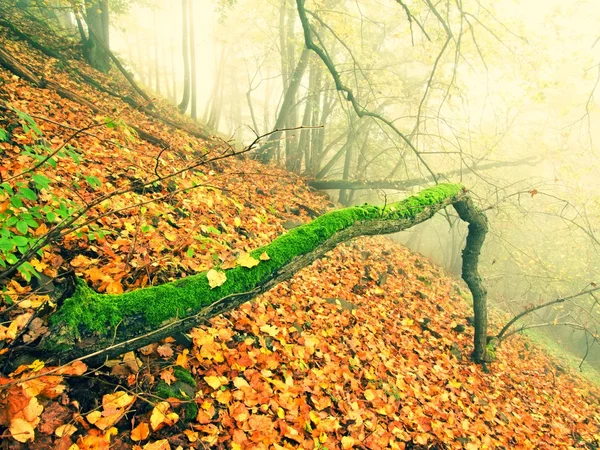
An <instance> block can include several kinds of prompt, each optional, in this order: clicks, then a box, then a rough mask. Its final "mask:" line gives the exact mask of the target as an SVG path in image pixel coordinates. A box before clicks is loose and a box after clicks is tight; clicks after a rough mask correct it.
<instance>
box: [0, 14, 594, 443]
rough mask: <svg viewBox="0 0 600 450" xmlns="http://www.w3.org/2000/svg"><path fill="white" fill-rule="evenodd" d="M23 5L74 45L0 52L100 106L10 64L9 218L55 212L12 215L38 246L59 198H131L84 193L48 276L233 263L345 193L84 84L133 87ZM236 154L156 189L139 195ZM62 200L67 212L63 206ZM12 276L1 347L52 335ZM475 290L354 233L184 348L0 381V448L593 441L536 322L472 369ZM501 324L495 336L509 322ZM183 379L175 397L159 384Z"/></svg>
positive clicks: (131, 282)
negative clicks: (529, 334)
mask: <svg viewBox="0 0 600 450" xmlns="http://www.w3.org/2000/svg"><path fill="white" fill-rule="evenodd" d="M11 20H12V21H16V23H17V25H18V28H19V29H21V30H27V32H28V33H29V34H30V35H31V36H32V37H33V38H34V39H36V40H38V42H39V43H41V44H43V45H44V46H48V47H49V48H53V49H57V50H58V51H60V53H61V55H63V57H64V58H65V59H64V60H59V59H56V58H52V57H49V56H48V55H46V54H44V53H42V52H41V51H40V50H38V49H36V48H33V47H32V45H31V42H26V41H25V40H23V37H21V38H19V36H16V35H15V33H14V32H11V31H9V30H8V29H7V28H6V27H5V26H1V25H0V48H2V49H4V50H5V51H7V52H9V53H10V54H11V55H12V56H13V57H14V58H16V59H17V60H18V61H19V62H20V63H21V64H23V65H26V66H27V67H28V68H29V69H30V70H32V71H34V72H35V73H37V74H39V75H40V76H42V75H43V78H44V79H45V80H50V81H52V82H53V83H54V84H52V85H51V86H56V85H59V86H61V87H62V88H63V89H64V90H67V91H69V92H73V93H76V94H77V96H78V97H77V98H78V99H81V98H83V99H85V100H87V101H88V102H90V103H91V104H92V105H93V106H94V107H95V108H96V109H95V110H94V109H92V108H90V107H89V105H88V106H86V105H85V104H82V103H81V102H80V101H74V100H72V99H69V98H66V97H65V91H64V90H63V91H62V94H63V95H62V96H61V95H60V92H58V91H57V90H56V89H55V88H52V87H46V88H42V87H37V86H34V85H32V84H31V83H30V82H27V81H25V80H23V79H22V78H20V77H18V76H16V75H15V74H14V73H12V72H10V71H9V70H6V69H5V68H0V105H2V106H6V107H8V108H11V109H10V110H3V111H0V128H1V129H2V130H4V133H3V134H2V139H1V141H2V142H0V175H1V176H2V179H3V180H5V182H8V183H10V184H11V186H12V187H14V188H16V189H17V190H18V189H21V190H22V192H23V193H24V197H23V199H22V201H21V204H17V205H15V204H9V203H8V202H7V199H8V197H0V213H6V211H7V210H9V209H12V210H19V211H20V212H21V213H25V212H26V211H27V210H28V209H29V210H30V209H31V208H34V207H35V206H40V208H44V207H48V208H47V209H45V210H44V211H45V214H46V215H45V220H44V221H43V222H40V223H38V224H37V225H36V226H35V227H34V226H32V225H31V224H30V225H29V226H28V227H25V228H23V227H22V228H23V229H22V230H18V228H15V227H17V225H16V224H15V226H13V227H8V226H7V225H6V224H5V227H7V229H8V228H10V229H11V230H12V231H11V232H12V233H16V234H19V233H20V234H22V235H23V236H24V237H26V238H28V239H29V238H31V239H34V238H35V237H36V236H41V235H42V234H44V233H45V232H47V230H48V228H49V227H50V226H52V225H53V224H55V223H56V222H57V221H59V220H60V217H59V216H60V211H61V206H60V205H65V206H64V207H65V208H67V209H68V208H69V207H72V206H73V205H75V204H78V205H81V204H84V203H87V204H91V203H92V202H93V201H94V200H95V199H97V198H98V197H99V196H101V195H104V194H106V193H107V192H116V191H117V190H119V189H123V190H126V191H127V192H125V193H123V194H121V195H117V196H114V197H112V198H111V199H110V201H109V202H104V203H100V204H98V205H96V206H92V207H90V209H89V210H88V211H87V212H86V216H85V218H86V219H90V220H91V219H93V220H91V221H90V223H89V224H87V225H85V226H83V227H81V228H79V229H77V230H73V232H72V233H69V234H66V235H65V236H64V237H63V238H62V240H61V241H60V242H58V243H55V244H54V245H52V246H50V247H48V248H47V249H45V250H44V251H43V253H42V255H41V256H39V257H38V258H36V259H34V260H33V261H32V266H33V267H34V268H35V269H36V270H38V271H40V272H42V273H43V274H44V275H46V276H47V277H49V278H51V279H60V278H61V277H66V276H68V275H69V274H72V273H75V274H76V275H77V276H79V277H81V278H83V279H84V280H85V281H86V282H87V283H88V284H89V285H90V286H93V287H94V288H95V289H96V290H98V291H99V292H109V293H110V292H113V293H118V292H122V291H123V290H129V289H135V288H139V287H144V286H149V285H153V284H160V283H164V282H166V281H169V280H173V279H175V278H178V277H183V276H187V275H190V274H195V273H198V272H203V271H205V270H207V269H209V268H211V267H213V266H214V265H215V264H221V265H226V264H228V263H231V261H233V260H234V259H235V258H236V255H238V254H239V253H240V252H245V251H248V250H250V249H253V248H256V247H259V246H261V245H264V244H267V243H268V242H270V241H271V240H273V239H274V238H275V237H277V236H278V235H280V234H282V233H285V232H286V229H288V228H289V227H290V226H293V225H294V224H297V223H300V222H306V221H308V220H311V218H313V217H316V216H317V215H319V214H321V213H322V212H324V211H326V210H328V209H331V208H335V207H336V205H335V204H333V203H332V202H330V201H329V200H328V198H327V197H326V196H325V195H323V194H321V193H319V192H315V191H313V190H311V189H309V188H308V187H307V186H306V185H305V184H304V182H303V180H302V179H301V178H299V177H297V176H296V175H293V174H290V173H287V172H285V171H283V170H281V169H278V168H277V167H275V166H264V165H261V164H259V163H257V162H255V161H252V160H250V159H246V158H245V157H243V156H241V157H240V156H237V157H224V156H226V155H227V154H228V152H230V151H231V149H230V148H229V146H228V144H227V143H225V142H223V141H221V140H219V139H218V138H212V139H206V140H204V139H201V138H198V137H194V136H192V135H190V134H188V133H186V132H184V131H182V130H181V129H177V128H174V127H172V126H169V125H166V124H165V123H164V121H160V120H157V119H156V118H155V117H152V116H149V115H148V114H146V113H144V112H143V111H141V110H140V109H139V108H135V107H132V106H131V105H130V104H128V103H126V102H124V101H123V100H122V99H121V98H118V97H117V96H115V95H111V94H110V93H107V92H103V91H101V90H98V89H97V88H96V87H93V86H91V85H90V84H88V83H87V82H85V81H84V78H82V76H81V74H85V75H86V76H88V77H91V78H92V79H94V80H96V81H97V83H99V84H100V85H101V86H104V87H105V88H106V90H110V91H111V92H112V93H113V94H118V95H122V96H128V97H131V98H136V94H135V93H134V92H133V91H132V90H131V89H130V87H129V86H128V85H127V83H126V82H125V81H124V80H122V79H121V78H120V77H119V76H117V72H116V70H114V69H113V72H112V73H111V76H110V77H107V76H104V75H102V74H98V73H96V72H95V71H93V70H92V69H90V68H88V67H87V66H86V65H85V63H84V62H83V61H82V60H81V58H80V57H79V52H78V50H79V49H78V48H77V47H76V46H74V45H72V44H71V43H69V42H67V41H64V40H61V39H59V38H56V37H54V36H52V35H51V34H50V33H48V32H47V31H44V29H43V27H41V25H39V24H36V23H35V22H28V23H27V24H21V23H19V22H18V21H22V20H25V19H24V18H19V17H12V18H11ZM75 69H76V70H75ZM154 103H155V105H156V107H155V111H158V112H160V113H161V114H163V115H165V116H166V117H168V118H169V119H170V120H171V121H175V122H177V123H180V124H182V126H185V127H187V128H188V129H197V127H196V126H195V125H194V124H193V123H191V122H190V121H189V120H188V119H185V118H183V117H181V116H179V115H178V114H177V113H176V110H175V108H173V107H170V106H169V105H167V104H166V103H165V102H161V101H155V102H154ZM17 111H18V112H17ZM107 118H108V119H107ZM123 123H127V124H129V125H130V126H135V127H136V128H138V129H139V130H143V131H145V132H146V133H148V134H149V135H151V136H153V137H154V138H158V139H159V140H161V141H163V142H164V143H167V144H168V146H167V148H161V147H160V146H157V145H156V144H155V143H152V142H149V140H152V138H150V137H147V139H144V138H143V137H142V136H141V135H138V134H136V133H135V132H133V131H132V129H131V128H129V127H127V126H125V125H124V124H123ZM84 129H85V131H81V132H77V130H84ZM200 134H202V133H201V132H198V135H200ZM154 141H155V142H157V141H156V139H154ZM65 143H68V144H69V145H65V146H64V147H63V149H62V150H63V151H61V152H59V153H57V154H56V155H55V156H54V157H53V164H49V163H47V162H46V163H44V165H43V166H40V167H39V168H37V169H36V171H34V172H33V173H39V175H43V176H44V177H45V180H43V179H41V178H37V180H38V181H40V182H41V183H44V184H46V187H42V188H39V189H37V190H35V191H34V190H32V189H30V190H32V191H33V194H34V195H31V194H30V193H29V192H28V191H27V190H26V189H27V186H30V185H29V184H25V185H21V186H20V187H19V186H18V185H17V184H16V183H17V182H19V181H21V182H25V181H27V180H29V179H30V178H31V174H32V172H30V173H24V174H23V175H19V174H21V173H23V172H25V171H27V170H29V169H31V168H32V167H33V166H34V165H35V164H36V161H41V160H43V159H44V158H45V157H46V156H48V155H49V154H50V153H52V152H53V151H55V150H57V149H58V148H59V147H61V146H63V145H64V144H65ZM67 150H68V151H67ZM221 156H223V157H224V158H223V159H219V160H216V161H213V162H211V163H206V164H203V165H200V166H198V167H197V168H195V169H194V170H188V171H184V172H183V173H182V175H181V176H178V177H174V178H171V179H169V180H164V181H161V182H157V183H156V184H155V185H153V187H152V189H148V188H145V189H137V190H136V189H134V190H128V189H129V187H131V186H134V187H135V184H136V183H138V184H139V183H140V181H141V182H144V181H146V180H148V179H151V178H152V177H154V176H156V175H157V174H160V175H164V174H166V173H171V172H173V171H175V170H177V169H179V168H184V167H186V166H189V165H190V164H193V163H194V162H195V161H197V160H198V159H202V158H204V160H206V159H210V158H211V157H217V158H220V157H221ZM15 175H19V177H17V178H15V179H14V181H6V180H10V179H11V178H12V177H15ZM30 181H31V180H30ZM0 195H3V194H0ZM61 202H62V203H61ZM140 202H147V203H145V204H144V205H143V206H136V205H138V204H139V203H140ZM115 210H118V211H116V212H115ZM55 211H59V212H58V213H56V214H58V215H59V216H56V215H53V214H48V213H54V212H55ZM65 214H66V213H65ZM22 220H25V219H22ZM34 278H35V277H34ZM49 290H50V292H49V294H50V295H52V289H49ZM3 291H4V292H3V295H4V300H3V301H2V303H1V304H0V314H2V317H3V319H2V320H3V322H2V324H0V342H1V346H0V352H2V353H6V352H9V351H12V350H13V349H12V346H13V345H14V344H13V342H16V341H17V340H19V341H23V340H24V342H28V341H29V342H34V341H35V340H36V339H38V338H39V336H40V335H43V333H44V319H45V316H46V315H47V314H48V312H49V311H48V310H50V311H51V309H52V305H51V304H50V303H49V302H48V300H49V297H48V295H35V294H32V286H31V284H28V283H27V282H26V281H25V279H24V278H23V277H21V276H14V277H12V278H11V279H10V281H8V282H7V283H6V284H5V285H4V286H3ZM465 297H466V295H465V288H464V287H463V285H462V284H461V283H460V282H458V281H456V280H454V279H452V278H451V277H449V276H448V275H447V274H445V273H444V272H443V270H441V269H440V268H438V267H436V266H435V265H433V264H432V263H430V262H429V261H428V260H426V259H425V258H423V257H422V256H419V255H416V254H414V253H411V252H410V251H408V250H407V249H406V248H405V247H402V246H401V245H398V244H395V243H393V242H392V241H390V240H388V239H386V238H384V237H375V238H361V239H356V240H354V241H352V242H350V243H348V244H344V245H340V246H339V247H338V248H337V249H335V250H334V251H331V252H330V253H328V254H327V255H326V257H324V258H322V259H320V260H318V261H316V262H315V263H313V264H312V265H311V266H309V267H307V268H305V269H303V270H302V271H301V272H299V273H298V274H296V276H295V277H294V278H293V279H291V280H290V281H288V282H285V283H281V284H280V285H278V286H277V287H276V288H274V289H273V290H271V291H270V292H268V293H267V294H265V295H262V296H260V297H259V298H257V299H256V300H255V301H254V302H252V303H247V304H244V305H243V306H242V307H240V308H239V309H237V310H234V311H232V312H230V313H227V314H224V315H222V316H219V317H216V318H214V319H213V320H211V321H210V323H207V324H206V325H205V326H201V327H198V328H195V329H193V330H192V331H191V332H190V333H189V336H188V338H189V340H187V341H186V337H185V336H178V337H176V339H166V340H164V341H162V342H159V343H156V344H153V345H149V346H146V347H144V348H142V349H140V350H138V351H136V352H131V353H129V354H126V355H124V356H122V357H120V358H118V359H116V360H111V361H107V362H106V363H105V364H104V365H103V366H102V367H100V368H92V367H87V366H86V365H85V364H76V365H71V366H68V367H66V368H63V369H60V370H59V371H56V372H51V373H50V372H49V371H50V370H52V369H53V368H51V367H46V366H44V364H43V363H41V362H39V361H37V362H33V363H30V364H26V365H22V366H20V367H19V368H17V369H16V370H15V371H13V372H12V373H11V374H10V375H9V376H6V377H0V383H1V385H0V430H1V431H2V437H3V441H2V443H1V444H0V446H1V447H2V448H11V449H26V448H30V449H42V448H56V449H65V450H66V449H73V450H74V449H103V448H106V449H108V448H111V449H121V448H142V449H148V450H149V449H169V448H171V449H176V448H232V449H245V448H256V449H261V448H265V449H267V448H269V449H270V448H273V449H283V448H320V449H325V448H327V449H330V450H333V449H339V448H344V449H350V448H369V449H380V448H399V449H402V448H406V449H427V448H432V449H445V448H466V449H471V450H474V449H482V448H489V449H492V448H505V449H509V448H510V449H513V448H516V449H528V448H531V449H534V448H536V449H555V448H589V449H595V448H599V446H600V391H599V390H598V389H597V388H595V387H594V386H592V385H591V384H589V383H588V382H587V381H586V380H584V379H583V378H581V377H580V376H579V375H578V374H577V373H575V372H574V371H571V370H569V369H568V368H566V367H564V366H563V365H561V364H560V363H559V362H557V361H556V360H554V359H552V358H551V357H549V356H548V354H547V353H545V352H544V351H543V350H542V349H541V348H540V347H538V346H536V345H534V344H532V342H531V341H530V340H528V339H526V338H524V337H521V336H515V337H513V338H511V339H510V340H509V341H507V342H506V343H504V344H503V346H502V347H501V349H500V350H499V351H498V352H497V355H496V356H497V361H496V362H494V363H492V364H489V365H488V366H487V371H486V370H484V368H483V367H482V366H480V365H477V364H474V363H473V362H472V361H471V360H470V359H469V353H470V351H471V348H472V341H473V329H472V327H471V326H470V325H469V322H468V321H467V318H468V316H470V315H471V314H472V312H471V310H470V307H469V305H468V302H467V301H466V300H465ZM38 308H41V309H42V311H38ZM33 314H35V316H33ZM33 317H35V320H30V319H32V318H33ZM493 321H495V323H493V324H492V331H494V330H496V329H497V327H499V326H500V325H501V323H500V322H499V318H497V317H496V318H493ZM26 325H28V328H27V329H23V327H24V326H26ZM21 332H23V333H22V334H21ZM17 338H19V339H17ZM180 368H185V369H187V370H188V371H189V372H190V373H191V374H192V375H193V379H188V378H186V376H185V372H182V371H181V369H180ZM168 385H171V386H173V387H174V389H175V393H177V394H178V395H177V396H178V397H180V398H179V399H177V398H174V397H170V398H167V400H166V401H164V400H163V399H162V398H161V396H162V397H164V395H161V393H162V392H164V391H165V389H166V388H167V386H168ZM190 405H192V406H195V407H196V408H193V407H190Z"/></svg>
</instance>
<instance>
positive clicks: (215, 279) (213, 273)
mask: <svg viewBox="0 0 600 450" xmlns="http://www.w3.org/2000/svg"><path fill="white" fill-rule="evenodd" d="M206 278H208V285H209V286H210V288H211V289H214V288H216V287H219V286H221V285H222V284H223V283H225V282H226V281H227V275H225V272H221V271H220V270H215V269H210V270H209V271H208V272H206Z"/></svg>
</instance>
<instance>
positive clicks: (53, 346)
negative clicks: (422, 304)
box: [39, 184, 466, 360]
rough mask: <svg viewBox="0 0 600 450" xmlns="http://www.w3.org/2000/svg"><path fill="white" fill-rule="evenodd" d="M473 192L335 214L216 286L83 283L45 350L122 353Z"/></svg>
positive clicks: (445, 187) (447, 190)
mask: <svg viewBox="0 0 600 450" xmlns="http://www.w3.org/2000/svg"><path fill="white" fill-rule="evenodd" d="M465 196H466V193H465V191H464V189H463V187H462V186H460V185H457V184H440V185H438V186H436V187H433V188H430V189H426V190H424V191H422V192H420V193H419V194H417V195H414V196H412V197H409V198H407V199H405V200H402V201H400V202H397V203H393V204H390V205H387V206H384V207H379V206H371V205H364V206H357V207H351V208H345V209H340V210H337V211H332V212H329V213H327V214H324V215H323V216H321V217H319V218H317V219H316V220H314V221H313V222H310V223H308V224H306V225H303V226H301V227H298V228H295V229H293V230H291V231H289V232H288V233H286V234H284V235H282V236H280V237H279V238H277V239H276V240H274V241H273V242H271V243H270V244H268V245H266V246H264V247H262V248H259V249H256V250H255V251H253V252H251V255H252V256H254V257H255V258H257V259H259V256H260V255H261V254H262V253H267V255H269V258H270V259H269V260H267V261H260V263H259V264H258V265H257V266H256V267H253V268H251V269H248V268H245V267H241V266H238V267H235V268H232V269H229V270H226V271H225V274H226V276H227V281H226V282H225V283H224V284H223V285H222V286H220V287H217V288H215V289H211V288H210V286H209V284H208V279H207V276H206V273H201V274H198V275H195V276H190V277H187V278H183V279H180V280H177V281H174V282H172V283H168V284H164V285H161V286H154V287H149V288H144V289H139V290H136V291H132V292H127V293H124V294H120V295H109V294H98V293H95V292H93V291H92V290H91V289H90V288H88V287H87V286H86V285H85V284H84V283H82V282H80V284H79V286H78V287H77V290H76V292H75V294H74V295H73V296H72V297H71V298H69V299H67V300H66V301H65V302H64V303H63V305H62V306H61V308H60V309H59V310H58V311H57V312H56V313H55V314H54V315H53V316H52V317H51V320H50V326H51V327H50V328H51V332H50V333H49V335H48V336H47V337H46V338H45V339H44V341H43V342H42V344H41V346H40V348H39V349H40V350H42V351H44V352H46V353H47V355H46V356H54V358H60V359H61V360H65V359H72V358H76V357H81V356H84V355H93V356H94V357H95V358H99V357H106V356H111V355H116V354H120V353H123V352H125V351H128V350H130V349H132V348H137V347H140V346H142V345H145V344H147V343H149V342H154V341H156V340H158V339H161V338H163V337H166V336H168V335H170V334H173V333H175V332H178V331H182V330H187V329H190V328H191V327H193V326H195V325H197V324H199V323H202V322H204V321H205V320H206V319H208V318H211V317H214V316H216V315H218V314H221V313H223V312H225V311H228V310H231V309H233V308H235V307H237V306H239V305H240V304H242V303H244V302H246V301H248V300H250V299H252V298H253V297H255V296H257V295H258V294H260V293H262V292H265V291H267V290H268V289H270V288H272V287H273V286H274V285H276V284H277V283H280V282H281V281H284V280H287V279H289V278H290V277H292V276H293V275H294V273H296V272H297V271H298V270H300V269H302V268H303V267H305V266H307V265H308V264H310V263H311V262H313V261H314V260H315V259H317V258H319V257H321V256H322V255H323V254H325V253H326V252H327V251H329V250H331V249H333V248H334V247H335V246H336V245H338V244H339V243H341V242H345V241H348V240H350V239H352V238H354V237H357V236H362V235H377V234H387V233H394V232H398V231H401V230H405V229H407V228H410V227H412V226H413V225H416V224H418V223H421V222H423V221H425V220H427V219H429V218H430V217H432V216H433V215H434V214H435V213H436V212H437V211H439V210H440V209H443V208H445V207H446V206H448V205H451V204H454V203H456V202H458V201H460V200H462V199H463V198H465Z"/></svg>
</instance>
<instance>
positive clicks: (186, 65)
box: [179, 0, 190, 114]
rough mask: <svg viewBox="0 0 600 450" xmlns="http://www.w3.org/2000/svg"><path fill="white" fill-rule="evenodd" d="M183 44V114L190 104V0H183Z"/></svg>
mask: <svg viewBox="0 0 600 450" xmlns="http://www.w3.org/2000/svg"><path fill="white" fill-rule="evenodd" d="M181 17H182V27H181V46H182V49H183V98H182V99H181V103H179V111H180V112H181V113H182V114H183V113H185V112H186V111H187V109H188V105H189V104H190V55H189V48H188V22H189V8H188V0H181Z"/></svg>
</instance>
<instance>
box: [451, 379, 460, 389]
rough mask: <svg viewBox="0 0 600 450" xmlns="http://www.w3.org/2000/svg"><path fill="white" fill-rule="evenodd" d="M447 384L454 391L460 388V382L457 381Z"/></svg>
mask: <svg viewBox="0 0 600 450" xmlns="http://www.w3.org/2000/svg"><path fill="white" fill-rule="evenodd" d="M448 384H449V385H450V387H453V388H454V389H458V388H460V387H461V386H462V384H461V382H460V381H458V380H450V381H448Z"/></svg>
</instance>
